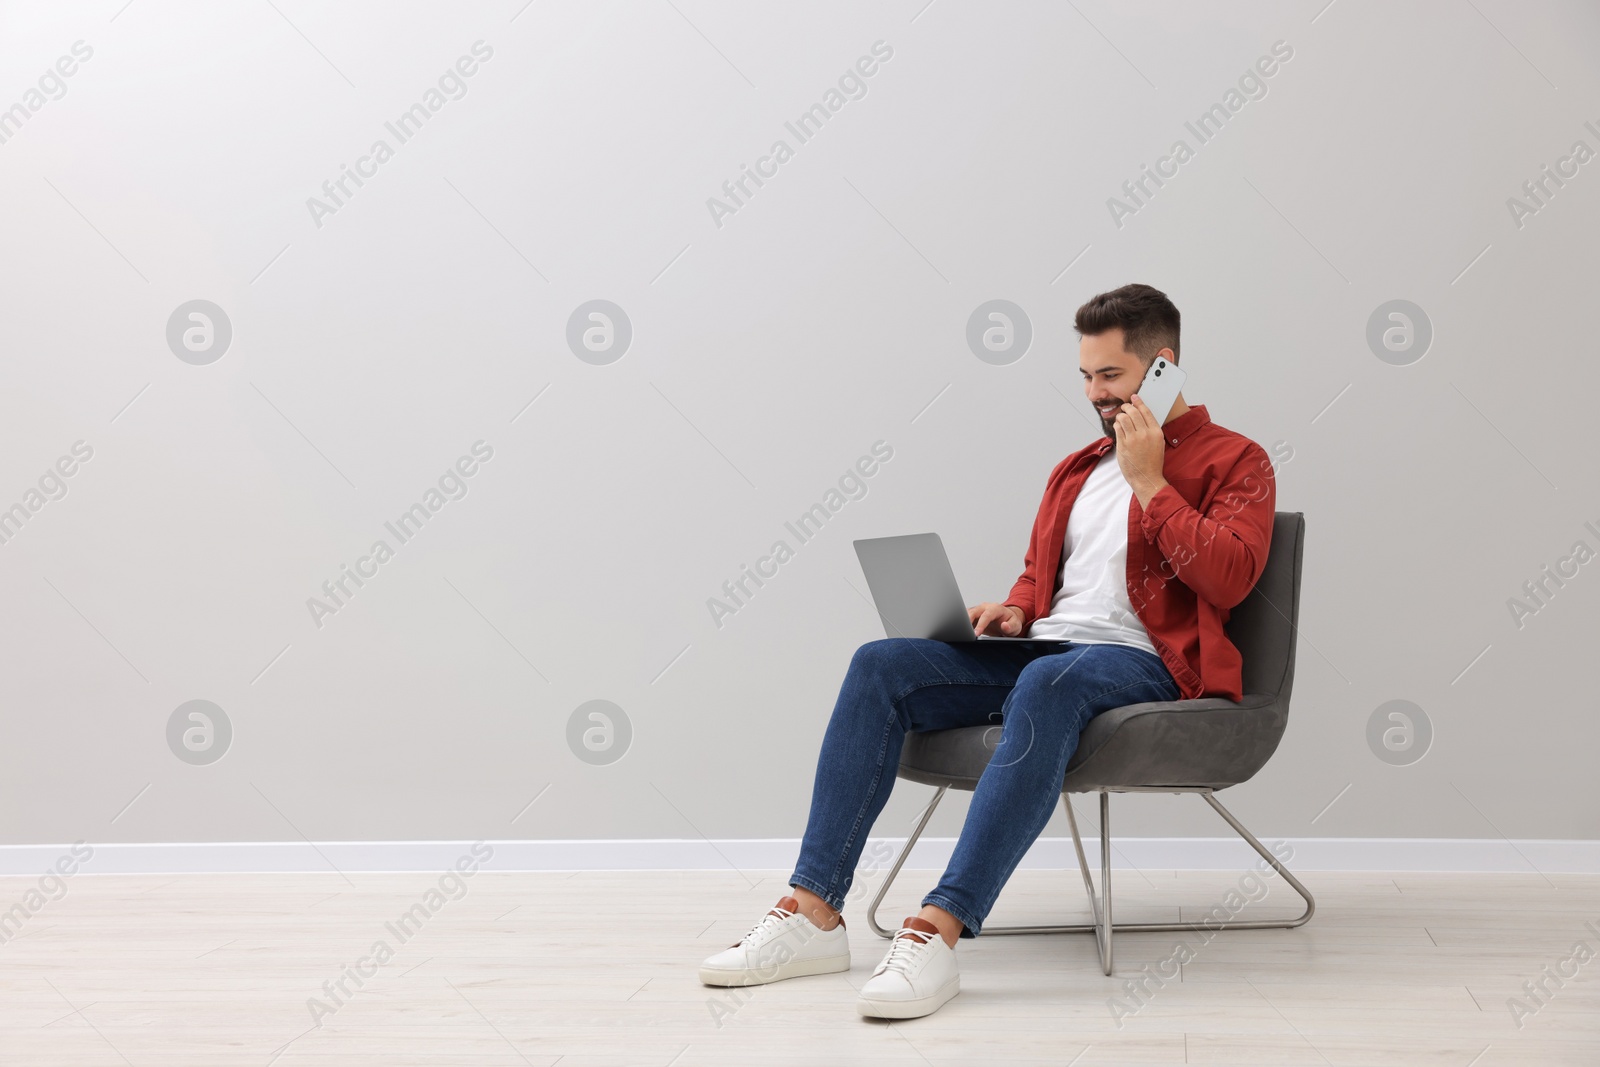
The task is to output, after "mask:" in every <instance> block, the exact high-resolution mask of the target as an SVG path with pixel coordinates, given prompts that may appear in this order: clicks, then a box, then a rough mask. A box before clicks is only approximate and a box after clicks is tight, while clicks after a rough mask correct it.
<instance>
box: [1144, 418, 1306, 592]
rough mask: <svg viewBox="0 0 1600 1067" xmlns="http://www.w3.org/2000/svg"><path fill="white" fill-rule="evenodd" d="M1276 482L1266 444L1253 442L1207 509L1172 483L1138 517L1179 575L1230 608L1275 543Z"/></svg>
mask: <svg viewBox="0 0 1600 1067" xmlns="http://www.w3.org/2000/svg"><path fill="white" fill-rule="evenodd" d="M1276 509H1277V482H1276V479H1275V478H1274V475H1273V470H1272V461H1271V460H1270V459H1268V458H1267V453H1266V450H1265V449H1263V448H1262V447H1261V446H1260V445H1257V444H1255V443H1254V442H1252V443H1251V446H1250V447H1249V448H1248V449H1247V450H1246V451H1245V452H1244V454H1243V455H1242V456H1241V457H1240V458H1239V460H1238V461H1237V462H1236V463H1234V465H1233V467H1232V468H1231V469H1230V470H1229V471H1228V474H1227V476H1226V477H1224V478H1223V480H1222V484H1221V485H1220V486H1218V487H1217V491H1216V493H1214V494H1213V495H1212V498H1211V501H1210V503H1209V504H1208V505H1206V510H1205V513H1204V514H1201V513H1200V511H1198V510H1197V509H1195V508H1194V507H1191V506H1190V505H1189V503H1188V502H1187V501H1186V500H1184V499H1183V496H1182V495H1181V494H1180V493H1179V492H1178V491H1177V490H1176V489H1174V488H1173V487H1172V486H1170V485H1164V486H1162V487H1161V491H1160V492H1158V493H1156V495H1155V496H1153V497H1151V498H1150V505H1149V507H1147V508H1145V509H1144V515H1143V516H1142V518H1141V519H1140V520H1139V521H1140V527H1141V529H1142V530H1143V532H1144V536H1145V539H1146V540H1147V541H1153V542H1154V543H1155V544H1156V546H1157V547H1158V548H1160V550H1161V554H1162V555H1163V556H1165V557H1166V559H1167V561H1168V563H1169V564H1170V565H1171V567H1172V571H1173V573H1174V574H1175V575H1176V576H1177V578H1178V580H1179V581H1181V582H1183V584H1184V585H1187V586H1188V587H1189V588H1190V589H1193V590H1194V591H1195V593H1196V594H1197V595H1199V596H1200V597H1202V598H1204V599H1205V600H1206V602H1207V603H1209V604H1213V605H1215V606H1217V607H1219V608H1224V609H1226V608H1232V607H1234V606H1235V605H1237V604H1238V603H1239V602H1240V601H1242V600H1244V598H1245V597H1247V596H1249V595H1250V590H1251V589H1253V588H1255V584H1256V580H1257V579H1258V578H1260V577H1261V571H1262V569H1263V568H1264V567H1265V566H1266V564H1267V551H1268V549H1269V548H1271V546H1272V522H1273V517H1274V514H1275V512H1276Z"/></svg>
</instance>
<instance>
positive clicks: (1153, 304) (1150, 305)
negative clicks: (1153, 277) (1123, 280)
mask: <svg viewBox="0 0 1600 1067" xmlns="http://www.w3.org/2000/svg"><path fill="white" fill-rule="evenodd" d="M1074 324H1075V325H1076V326H1077V328H1078V333H1079V335H1080V336H1089V337H1093V336H1094V335H1096V334H1102V333H1105V332H1106V331H1107V330H1114V329H1116V328H1117V327H1119V326H1120V327H1121V328H1122V343H1123V346H1124V347H1126V348H1127V350H1128V351H1129V352H1132V353H1133V354H1134V355H1136V356H1138V357H1139V358H1140V359H1142V360H1144V365H1145V366H1147V367H1148V366H1149V365H1150V364H1151V363H1152V362H1154V360H1155V358H1156V353H1157V352H1159V351H1161V350H1162V349H1163V348H1170V349H1172V362H1174V363H1176V362H1178V326H1179V317H1178V309H1177V307H1176V305H1174V304H1173V303H1172V301H1171V300H1168V299H1167V294H1166V293H1163V292H1162V291H1161V290H1160V289H1157V288H1155V287H1154V286H1150V285H1141V284H1139V283H1138V282H1134V283H1133V284H1131V285H1124V286H1123V287H1122V288H1120V289H1112V290H1111V291H1110V292H1107V293H1100V294H1099V295H1098V296H1093V297H1090V298H1089V302H1088V303H1086V304H1084V305H1083V306H1082V307H1081V308H1079V309H1078V316H1077V319H1076V320H1075V322H1074Z"/></svg>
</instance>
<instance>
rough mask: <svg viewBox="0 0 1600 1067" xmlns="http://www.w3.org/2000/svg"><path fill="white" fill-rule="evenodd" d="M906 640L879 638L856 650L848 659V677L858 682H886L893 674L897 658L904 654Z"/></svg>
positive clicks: (900, 638) (901, 638)
mask: <svg viewBox="0 0 1600 1067" xmlns="http://www.w3.org/2000/svg"><path fill="white" fill-rule="evenodd" d="M906 640H907V639H906V638H904V637H880V638H878V640H876V641H868V642H866V643H865V644H863V645H861V646H860V647H859V648H857V649H856V652H855V655H854V656H852V657H850V675H851V677H852V678H854V679H855V680H856V681H858V682H878V681H885V680H887V679H888V678H889V677H890V676H891V675H892V674H893V672H894V668H895V664H896V663H897V662H898V656H899V655H901V654H903V653H904V648H905V642H906Z"/></svg>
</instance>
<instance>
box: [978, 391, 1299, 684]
mask: <svg viewBox="0 0 1600 1067" xmlns="http://www.w3.org/2000/svg"><path fill="white" fill-rule="evenodd" d="M1161 432H1162V436H1163V437H1164V438H1165V441H1166V455H1165V457H1164V458H1163V460H1162V465H1161V471H1162V475H1163V476H1164V477H1165V478H1166V480H1167V482H1168V484H1167V485H1164V486H1162V487H1161V491H1160V492H1158V493H1156V495H1155V496H1153V497H1151V498H1150V506H1149V507H1148V508H1142V507H1140V506H1139V498H1138V497H1137V496H1134V497H1133V499H1132V500H1130V501H1129V505H1128V578H1127V580H1128V600H1129V601H1130V602H1131V603H1132V605H1133V609H1134V613H1135V614H1136V615H1138V617H1139V621H1140V622H1142V623H1143V624H1144V628H1145V630H1147V631H1148V632H1149V634H1150V643H1151V644H1153V645H1154V646H1155V649H1156V652H1157V654H1159V655H1160V656H1161V661H1162V662H1163V663H1164V664H1166V666H1167V670H1168V671H1170V672H1171V673H1172V678H1173V681H1175V682H1177V683H1178V690H1179V695H1180V697H1181V698H1182V699H1185V700H1188V699H1192V698H1195V697H1202V696H1215V697H1224V698H1226V699H1228V700H1240V699H1242V698H1243V696H1244V694H1243V692H1242V685H1243V683H1242V681H1241V673H1240V664H1241V662H1242V661H1241V660H1240V657H1239V650H1238V649H1237V648H1235V647H1234V646H1233V642H1231V641H1229V640H1228V635H1227V633H1226V632H1225V631H1224V630H1223V624H1224V623H1226V622H1227V621H1228V614H1229V612H1230V610H1231V609H1232V608H1233V607H1234V606H1235V605H1237V604H1238V603H1239V602H1240V601H1242V600H1243V599H1244V598H1245V597H1246V596H1248V595H1249V593H1250V590H1251V589H1253V588H1255V584H1256V579H1257V578H1259V577H1261V570H1262V568H1263V567H1265V566H1266V562H1267V550H1268V548H1270V547H1271V545H1272V521H1273V514H1274V511H1275V509H1276V502H1277V486H1276V482H1275V480H1274V477H1273V473H1274V472H1273V464H1272V460H1271V459H1270V458H1269V457H1268V455H1267V452H1266V450H1265V449H1264V448H1262V447H1261V446H1260V445H1258V444H1256V443H1255V442H1254V441H1252V440H1250V439H1249V438H1248V437H1245V436H1244V435H1243V434H1239V433H1235V432H1233V431H1232V430H1228V429H1224V428H1223V427H1221V426H1218V425H1217V424H1216V423H1214V422H1212V421H1211V416H1210V415H1209V414H1207V412H1206V409H1205V405H1203V404H1196V405H1194V406H1192V407H1190V408H1189V410H1187V411H1185V412H1184V413H1183V414H1182V415H1179V416H1178V417H1177V418H1174V419H1170V420H1168V422H1167V424H1166V425H1165V426H1163V427H1161ZM1114 444H1115V442H1114V441H1113V440H1112V439H1111V438H1109V437H1102V438H1100V440H1098V441H1096V442H1095V443H1094V444H1091V445H1088V446H1086V447H1084V448H1082V449H1079V450H1078V451H1077V452H1074V453H1073V454H1072V455H1070V456H1068V457H1067V458H1066V459H1064V460H1062V461H1061V462H1060V463H1059V464H1057V465H1056V468H1055V470H1053V471H1051V472H1050V481H1049V484H1048V485H1047V486H1046V488H1045V493H1044V500H1043V502H1042V503H1041V504H1040V505H1039V515H1038V517H1037V518H1036V519H1035V520H1034V524H1033V535H1032V537H1031V538H1030V539H1029V541H1028V555H1027V560H1026V562H1025V563H1024V565H1023V570H1022V576H1021V577H1020V578H1018V579H1017V584H1016V585H1014V586H1012V588H1011V595H1010V596H1009V597H1008V598H1007V599H1006V603H1007V604H1008V605H1011V606H1012V607H1017V608H1021V609H1022V612H1023V631H1022V632H1024V633H1026V632H1027V628H1028V627H1030V626H1032V625H1033V623H1034V620H1035V619H1040V618H1045V617H1047V616H1048V615H1049V614H1050V606H1051V602H1052V601H1053V600H1054V599H1055V592H1056V585H1057V581H1058V578H1059V569H1060V564H1061V550H1062V547H1063V541H1064V540H1065V537H1066V531H1067V515H1068V513H1069V512H1070V511H1071V510H1072V503H1073V501H1074V500H1076V499H1077V497H1078V490H1079V489H1081V488H1082V487H1083V483H1084V481H1085V480H1087V479H1088V477H1089V472H1090V471H1092V470H1094V467H1095V464H1097V463H1099V462H1100V459H1101V457H1103V456H1104V455H1105V454H1106V453H1107V452H1108V451H1110V450H1111V448H1112V446H1113V445H1114Z"/></svg>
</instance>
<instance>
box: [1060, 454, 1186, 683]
mask: <svg viewBox="0 0 1600 1067" xmlns="http://www.w3.org/2000/svg"><path fill="white" fill-rule="evenodd" d="M1132 499H1133V488H1132V487H1131V486H1130V485H1128V480H1127V479H1126V478H1124V477H1123V476H1122V468H1121V467H1120V466H1118V464H1117V450H1116V449H1115V448H1112V449H1111V450H1110V451H1108V452H1107V453H1106V454H1105V455H1104V456H1103V457H1101V460H1100V462H1099V463H1098V464H1096V466H1095V468H1094V470H1092V471H1090V472H1089V478H1088V480H1087V481H1085V482H1084V483H1083V488H1082V489H1080V490H1079V491H1078V498H1077V499H1076V500H1074V501H1073V503H1072V510H1071V511H1070V512H1068V514H1067V535H1066V539H1065V542H1064V543H1063V545H1062V548H1061V570H1060V584H1059V586H1058V587H1057V589H1056V594H1055V598H1054V599H1053V600H1052V601H1051V602H1050V614H1049V615H1047V616H1045V617H1044V618H1042V619H1036V620H1034V623H1033V626H1031V627H1030V628H1029V630H1028V636H1029V637H1065V638H1067V639H1069V640H1071V641H1075V642H1078V643H1080V644H1085V645H1132V646H1134V647H1135V648H1142V649H1144V650H1145V651H1146V652H1150V653H1155V651H1156V648H1155V645H1153V644H1151V642H1150V634H1149V632H1148V631H1147V630H1145V628H1144V623H1142V622H1140V621H1139V617H1138V616H1137V615H1135V614H1134V611H1133V603H1132V602H1131V601H1130V600H1129V599H1128V508H1129V506H1130V502H1131V501H1132Z"/></svg>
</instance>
